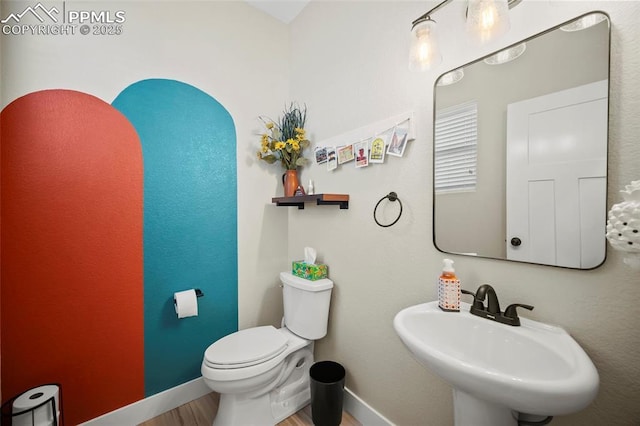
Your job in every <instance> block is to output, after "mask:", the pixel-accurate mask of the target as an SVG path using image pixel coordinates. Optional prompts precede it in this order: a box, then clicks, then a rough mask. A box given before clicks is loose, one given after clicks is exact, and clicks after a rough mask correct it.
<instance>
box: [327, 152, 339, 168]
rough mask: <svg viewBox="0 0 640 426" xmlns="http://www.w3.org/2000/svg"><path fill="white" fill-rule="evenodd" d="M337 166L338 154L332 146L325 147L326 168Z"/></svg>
mask: <svg viewBox="0 0 640 426" xmlns="http://www.w3.org/2000/svg"><path fill="white" fill-rule="evenodd" d="M336 167H338V156H337V155H336V149H335V148H334V147H327V170H329V171H331V170H334V169H335V168H336Z"/></svg>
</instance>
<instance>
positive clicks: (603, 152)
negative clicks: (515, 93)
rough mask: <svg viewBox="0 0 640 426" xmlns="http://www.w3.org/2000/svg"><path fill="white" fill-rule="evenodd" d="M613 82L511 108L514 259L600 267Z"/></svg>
mask: <svg viewBox="0 0 640 426" xmlns="http://www.w3.org/2000/svg"><path fill="white" fill-rule="evenodd" d="M607 91H608V83H607V80H603V81H600V82H596V83H591V84H586V85H583V86H579V87H576V88H572V89H567V90H563V91H559V92H555V93H553V94H550V95H545V96H540V97H537V98H533V99H529V100H525V101H520V102H516V103H512V104H510V105H509V106H508V108H507V241H506V252H507V258H508V259H510V260H520V261H524V262H533V263H542V264H553V265H557V266H565V267H570V268H594V267H596V266H598V265H599V264H600V263H601V262H602V261H603V259H604V254H605V246H606V245H605V238H604V228H603V226H604V223H605V221H606V188H607V185H606V173H607V149H606V145H603V144H602V140H605V139H606V138H607Z"/></svg>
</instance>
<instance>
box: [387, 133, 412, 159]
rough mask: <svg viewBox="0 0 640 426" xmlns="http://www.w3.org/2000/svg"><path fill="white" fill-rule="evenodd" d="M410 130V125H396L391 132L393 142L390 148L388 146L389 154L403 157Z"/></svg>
mask: <svg viewBox="0 0 640 426" xmlns="http://www.w3.org/2000/svg"><path fill="white" fill-rule="evenodd" d="M408 132H409V129H408V126H406V127H405V126H403V127H400V126H396V127H395V128H394V129H393V133H392V134H391V142H390V143H389V148H387V154H389V155H394V156H396V157H402V155H403V154H404V149H405V147H406V146H407V134H408Z"/></svg>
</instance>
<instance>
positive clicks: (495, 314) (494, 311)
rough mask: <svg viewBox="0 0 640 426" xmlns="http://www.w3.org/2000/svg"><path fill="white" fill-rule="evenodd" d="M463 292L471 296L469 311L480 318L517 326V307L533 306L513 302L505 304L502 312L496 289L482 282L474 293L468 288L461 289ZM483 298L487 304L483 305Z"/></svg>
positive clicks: (518, 319)
mask: <svg viewBox="0 0 640 426" xmlns="http://www.w3.org/2000/svg"><path fill="white" fill-rule="evenodd" d="M461 292H462V293H463V294H470V295H472V296H473V304H472V305H471V309H470V310H469V312H470V313H471V314H472V315H477V316H479V317H482V318H487V319H490V320H493V321H497V322H499V323H502V324H507V325H513V326H519V325H520V318H519V317H518V312H517V308H524V309H528V310H532V309H533V306H531V305H524V304H522V303H514V304H512V305H509V306H507V309H505V311H504V312H502V311H500V302H498V295H497V294H496V291H495V290H494V289H493V287H491V286H490V285H489V284H482V285H481V286H480V287H478V290H476V292H475V293H473V292H471V291H469V290H461ZM485 299H487V305H486V306H485V303H484V302H485Z"/></svg>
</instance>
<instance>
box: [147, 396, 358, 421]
mask: <svg viewBox="0 0 640 426" xmlns="http://www.w3.org/2000/svg"><path fill="white" fill-rule="evenodd" d="M219 399H220V396H219V395H218V394H217V393H215V392H212V393H210V394H207V395H205V396H203V397H201V398H199V399H196V400H194V401H191V402H188V403H186V404H184V405H181V406H180V407H178V408H175V409H173V410H171V411H168V412H166V413H164V414H161V415H159V416H158V417H154V418H153V419H151V420H147V421H146V422H144V423H140V425H138V426H211V424H212V423H213V418H214V417H215V416H216V412H217V411H218V400H219ZM238 426H243V425H238ZM278 426H313V422H312V421H311V410H310V409H309V407H308V406H307V407H305V408H304V409H302V410H300V411H298V412H297V413H296V414H294V415H293V416H291V417H289V418H287V419H284V420H283V421H282V422H280V423H278ZM342 426H362V425H361V423H359V422H358V421H357V420H356V419H354V418H353V417H352V416H351V415H350V414H349V413H347V412H344V413H343V414H342Z"/></svg>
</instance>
